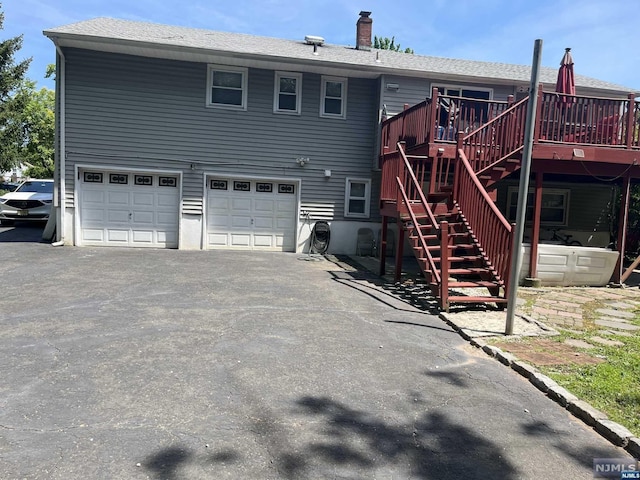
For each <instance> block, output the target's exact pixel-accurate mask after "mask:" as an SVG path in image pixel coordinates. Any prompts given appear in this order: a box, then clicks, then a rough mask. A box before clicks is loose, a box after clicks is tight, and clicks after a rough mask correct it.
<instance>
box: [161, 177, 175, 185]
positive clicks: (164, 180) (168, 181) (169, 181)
mask: <svg viewBox="0 0 640 480" xmlns="http://www.w3.org/2000/svg"><path fill="white" fill-rule="evenodd" d="M158 184H159V185H160V186H161V187H177V186H178V179H177V178H176V177H158Z"/></svg>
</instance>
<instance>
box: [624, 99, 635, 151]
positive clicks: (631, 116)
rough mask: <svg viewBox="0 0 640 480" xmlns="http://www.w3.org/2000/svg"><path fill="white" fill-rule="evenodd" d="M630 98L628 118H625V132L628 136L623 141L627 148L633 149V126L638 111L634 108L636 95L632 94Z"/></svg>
mask: <svg viewBox="0 0 640 480" xmlns="http://www.w3.org/2000/svg"><path fill="white" fill-rule="evenodd" d="M628 98H629V104H628V106H627V116H626V118H625V121H626V125H625V132H626V134H627V136H626V138H623V139H622V140H623V141H624V144H625V145H626V146H627V148H631V146H632V145H633V126H634V124H635V122H636V118H635V114H636V110H635V108H633V107H634V105H635V101H636V94H635V93H630V94H629V97H628Z"/></svg>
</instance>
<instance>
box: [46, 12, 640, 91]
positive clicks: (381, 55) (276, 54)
mask: <svg viewBox="0 0 640 480" xmlns="http://www.w3.org/2000/svg"><path fill="white" fill-rule="evenodd" d="M44 34H45V35H46V36H48V37H50V38H52V39H53V40H54V41H56V42H57V43H60V44H62V45H64V44H65V42H67V43H66V44H69V45H74V46H80V47H82V48H89V49H91V48H92V45H93V46H97V45H98V44H100V45H102V47H101V48H96V49H100V50H105V48H104V45H107V44H113V45H120V46H133V47H136V46H137V47H145V48H153V49H154V50H155V51H156V52H159V53H161V52H162V51H163V50H165V51H176V49H182V50H184V51H190V50H192V51H199V52H201V53H202V52H208V53H211V54H223V55H230V54H232V55H233V56H234V57H243V58H248V59H252V58H253V59H262V60H267V61H274V62H281V63H298V64H315V65H322V66H325V67H329V68H342V69H351V70H357V71H361V72H366V73H367V74H368V75H381V74H392V75H407V76H413V77H428V78H433V79H439V78H449V79H452V78H460V79H461V80H462V79H465V80H467V81H474V80H475V81H477V82H482V81H485V80H489V81H493V82H496V83H512V84H514V83H515V84H524V85H528V83H529V81H530V77H531V67H530V66H527V65H514V64H506V63H496V62H481V61H477V60H462V59H453V58H442V57H433V56H425V55H416V54H406V53H401V52H393V51H389V50H376V49H372V50H371V51H362V50H356V49H355V48H353V47H348V46H339V45H330V44H324V45H323V46H321V47H318V51H317V55H314V54H313V47H312V46H310V45H307V44H305V43H304V42H303V41H302V40H300V41H295V40H285V39H279V38H270V37H260V36H255V35H247V34H241V33H229V32H220V31H213V30H204V29H196V28H187V27H179V26H171V25H160V24H154V23H146V22H135V21H129V20H121V19H114V18H104V17H101V18H95V19H91V20H87V21H82V22H78V23H73V24H70V25H65V26H61V27H57V28H52V29H50V30H45V32H44ZM169 58H175V57H169ZM556 76H557V69H554V68H549V67H542V68H541V72H540V80H541V81H542V82H543V83H546V84H549V85H555V82H556ZM575 78H576V86H577V87H578V88H580V87H582V88H588V89H596V90H604V91H612V92H613V91H615V92H617V93H626V92H630V91H632V89H630V88H628V87H624V86H622V85H616V84H613V83H610V82H605V81H602V80H598V79H595V78H591V77H586V76H583V75H576V77H575Z"/></svg>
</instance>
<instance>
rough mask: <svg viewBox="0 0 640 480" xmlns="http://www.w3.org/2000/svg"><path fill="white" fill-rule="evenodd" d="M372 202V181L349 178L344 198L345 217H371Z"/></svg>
mask: <svg viewBox="0 0 640 480" xmlns="http://www.w3.org/2000/svg"><path fill="white" fill-rule="evenodd" d="M370 200H371V180H367V179H361V178H347V185H346V190H345V197H344V216H345V217H360V218H368V217H369V206H370Z"/></svg>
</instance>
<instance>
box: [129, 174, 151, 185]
mask: <svg viewBox="0 0 640 480" xmlns="http://www.w3.org/2000/svg"><path fill="white" fill-rule="evenodd" d="M133 183H135V184H136V185H147V186H153V177H152V176H151V175H135V176H134V182H133Z"/></svg>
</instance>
